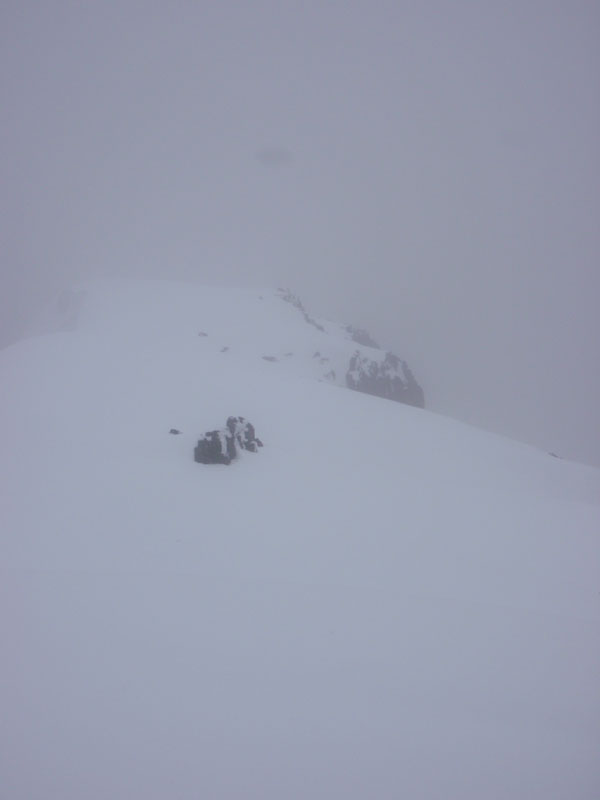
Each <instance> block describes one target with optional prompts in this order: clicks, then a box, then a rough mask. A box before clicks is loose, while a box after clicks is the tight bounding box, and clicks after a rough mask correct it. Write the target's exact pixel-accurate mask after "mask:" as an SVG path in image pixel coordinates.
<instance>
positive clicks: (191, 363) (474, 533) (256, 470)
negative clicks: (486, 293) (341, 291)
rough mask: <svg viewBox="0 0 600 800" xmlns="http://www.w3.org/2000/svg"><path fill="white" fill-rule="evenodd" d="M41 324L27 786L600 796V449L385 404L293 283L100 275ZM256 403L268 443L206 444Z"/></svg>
mask: <svg viewBox="0 0 600 800" xmlns="http://www.w3.org/2000/svg"><path fill="white" fill-rule="evenodd" d="M39 334H40V335H37V336H35V337H32V338H29V339H27V340H24V341H22V342H20V343H18V344H16V345H14V346H12V347H9V348H7V349H5V350H3V351H2V352H0V383H1V385H2V387H3V395H4V396H3V402H2V414H1V416H0V424H1V429H0V436H1V441H2V448H1V451H0V465H1V469H2V480H1V483H0V486H1V490H0V491H1V498H0V499H1V503H0V531H1V533H0V544H1V547H2V561H1V570H2V575H1V576H0V577H1V583H2V590H3V603H2V611H1V615H2V619H1V622H2V628H3V633H4V639H3V641H4V654H3V672H4V681H3V690H2V692H3V695H2V697H1V698H0V700H1V703H2V709H3V713H2V722H1V723H0V725H1V728H2V733H3V749H2V756H1V758H2V766H1V769H0V775H1V777H0V784H1V785H2V792H0V794H2V796H3V797H6V798H10V800H25V798H41V797H43V798H50V797H60V798H61V800H80V798H86V800H105V798H108V797H110V798H114V799H115V800H125V798H127V799H128V800H129V798H137V797H143V798H145V800H164V798H166V797H169V798H177V799H178V800H197V798H199V797H203V798H204V797H205V798H228V799H229V798H244V800H247V799H248V798H256V799H257V800H258V798H260V799H261V800H264V799H266V800H270V798H273V800H275V798H277V800H279V798H282V797H285V798H287V799H288V800H300V798H307V797H310V798H317V799H320V798H322V799H323V800H325V798H327V799H328V800H329V799H330V798H337V797H343V798H345V799H346V800H349V799H350V800H363V799H364V798H378V799H380V800H386V799H387V798H390V800H391V798H398V797H410V798H424V799H430V800H434V799H435V800H438V798H441V797H447V798H459V797H460V798H461V799H462V798H465V800H469V799H470V798H472V799H473V800H480V798H494V800H500V799H502V800H509V799H510V800H514V798H527V799H528V800H552V799H556V800H558V798H564V797H569V798H571V799H574V800H578V799H581V800H583V798H591V797H593V796H595V795H596V794H597V787H598V768H597V753H598V744H599V742H600V723H599V720H600V702H599V695H598V674H599V670H600V637H599V633H598V632H599V630H600V628H599V625H598V622H599V621H600V595H599V593H598V589H599V587H598V575H599V568H598V564H599V556H600V540H599V536H598V531H599V530H600V500H599V498H600V473H599V472H598V471H597V470H594V469H592V468H588V467H584V466H581V465H578V464H573V463H569V462H567V461H564V460H561V459H558V458H552V457H551V456H550V455H549V454H547V453H545V452H541V451H539V450H536V449H535V448H532V447H529V446H526V445H523V444H519V443H517V442H513V441H510V440H508V439H505V438H502V437H499V436H496V435H492V434H489V433H486V432H483V431H479V430H477V429H475V428H472V427H469V426H467V425H463V424H461V423H458V422H456V421H453V420H450V419H447V418H444V417H442V416H440V415H436V414H432V413H430V412H428V411H425V410H423V409H421V408H415V407H411V405H410V403H406V402H404V403H403V402H400V403H397V402H390V399H386V398H388V397H389V393H390V392H392V391H393V390H394V387H395V388H396V389H398V390H399V386H400V383H401V384H402V387H404V388H403V389H402V391H405V390H406V391H415V392H416V389H414V386H415V385H416V381H415V383H414V384H413V383H412V381H411V379H410V377H409V373H408V372H407V370H408V367H406V365H405V364H404V363H403V362H402V361H401V360H400V359H399V358H398V359H396V360H394V358H395V357H392V356H389V355H387V354H386V353H384V352H383V351H381V350H379V349H378V348H377V347H376V346H375V343H374V342H373V341H372V340H371V339H370V337H369V340H368V341H367V340H366V339H365V336H367V335H366V334H364V332H358V333H357V332H356V331H355V330H354V329H348V327H347V326H341V325H336V324H334V323H328V322H324V321H323V320H318V319H314V318H312V317H311V316H310V314H309V313H308V312H306V310H305V309H304V308H303V306H302V305H301V304H299V303H298V302H297V301H296V300H295V298H292V297H291V296H290V295H289V294H288V293H286V292H266V291H265V292H258V291H254V292H252V291H242V290H229V289H217V288H210V287H209V288H203V287H198V286H193V285H192V286H188V285H185V284H177V283H169V282H161V281H150V282H143V281H141V282H135V281H130V282H124V283H121V282H107V283H101V284H97V285H90V286H87V287H84V288H82V289H79V290H76V291H72V292H70V293H67V294H65V295H63V297H62V298H61V300H60V302H59V304H58V305H56V304H55V305H54V307H53V309H52V310H51V311H49V313H48V315H47V317H46V319H45V320H44V322H43V324H41V325H40V328H39ZM361 339H362V341H361ZM365 361H366V362H367V363H366V364H365ZM370 362H375V363H376V364H378V365H379V368H380V370H379V371H378V372H376V373H375V374H371V367H370V366H369V363H370ZM332 373H333V374H332ZM348 373H350V375H351V379H352V381H354V382H355V383H357V384H358V385H354V386H353V388H358V389H362V390H361V391H358V392H357V391H348ZM364 375H366V376H367V377H366V378H364V377H363V376H364ZM364 380H373V381H374V383H375V384H376V387H377V388H378V393H379V394H382V395H384V396H383V397H377V396H370V394H369V393H368V391H369V389H372V388H373V386H372V385H369V386H366V385H365V384H363V386H362V387H361V385H360V384H361V381H364ZM412 380H414V379H412ZM398 382H400V383H398ZM407 387H412V388H408V389H407ZM416 398H417V395H416V394H413V395H412V396H411V399H412V400H413V401H414V400H415V399H416ZM395 399H398V398H395ZM404 399H406V397H405V398H404ZM413 405H421V403H419V402H413ZM242 417H243V418H244V421H246V420H250V421H251V423H252V425H253V426H256V432H257V435H259V436H260V440H261V443H263V444H264V446H263V447H262V448H260V452H259V453H254V452H248V450H246V449H244V448H240V449H239V453H237V457H236V458H235V460H233V461H232V463H231V465H230V466H227V467H223V466H221V465H215V464H205V463H197V462H196V461H194V448H196V447H197V443H198V441H199V439H200V437H201V436H202V435H203V434H204V433H205V432H206V431H213V432H214V431H215V430H217V429H220V428H221V427H222V426H223V423H224V421H225V420H228V419H229V418H233V419H234V422H235V421H236V420H237V421H238V422H239V421H240V419H241V418H242ZM236 424H237V423H236ZM235 430H236V431H237V428H236V429H235ZM170 432H172V433H173V434H178V435H170Z"/></svg>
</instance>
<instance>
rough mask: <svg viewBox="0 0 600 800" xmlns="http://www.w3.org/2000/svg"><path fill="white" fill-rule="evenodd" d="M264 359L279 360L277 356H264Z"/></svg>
mask: <svg viewBox="0 0 600 800" xmlns="http://www.w3.org/2000/svg"><path fill="white" fill-rule="evenodd" d="M263 361H279V359H278V358H275V356H263Z"/></svg>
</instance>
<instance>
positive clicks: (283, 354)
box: [38, 281, 425, 408]
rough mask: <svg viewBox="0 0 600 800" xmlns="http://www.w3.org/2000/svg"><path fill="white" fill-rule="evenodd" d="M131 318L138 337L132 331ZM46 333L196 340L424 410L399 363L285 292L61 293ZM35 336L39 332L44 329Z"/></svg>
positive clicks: (89, 289) (108, 288) (124, 286)
mask: <svg viewBox="0 0 600 800" xmlns="http://www.w3.org/2000/svg"><path fill="white" fill-rule="evenodd" d="M133 316H135V319H136V324H137V331H133V332H132V331H131V325H130V321H131V319H132V317H133ZM44 324H45V325H46V328H45V330H47V331H48V330H50V331H51V330H54V331H61V330H62V331H67V330H73V329H75V328H78V329H80V330H82V331H86V330H88V331H89V330H104V332H107V329H108V328H110V329H111V331H112V334H113V335H116V336H118V337H123V336H131V335H132V334H133V335H134V336H138V335H139V336H142V337H144V338H147V340H148V341H151V340H154V339H158V340H161V339H164V338H167V337H169V338H174V337H177V336H179V337H182V339H183V337H192V336H194V337H198V338H200V339H202V346H203V347H204V348H206V349H212V350H217V351H218V352H220V353H222V354H223V356H224V357H231V355H232V354H234V353H237V354H240V355H243V356H244V357H246V358H260V359H262V360H264V361H267V362H269V363H271V364H273V365H277V366H276V368H277V369H279V370H283V371H286V372H290V373H294V374H296V375H299V376H304V377H310V378H314V379H316V380H322V381H328V382H329V383H332V384H335V385H337V386H345V387H347V388H350V389H355V390H357V391H361V392H365V393H367V394H373V395H376V396H379V397H384V398H386V399H390V400H396V401H399V402H404V403H407V404H409V405H414V406H418V407H421V408H422V407H423V406H424V404H425V401H424V394H423V390H422V389H421V387H420V386H419V385H418V383H417V381H416V379H415V377H414V375H413V373H412V371H411V370H410V369H409V367H408V365H407V364H406V362H405V361H402V360H401V359H399V358H398V357H397V356H395V355H394V354H392V353H388V352H386V351H384V350H382V349H380V348H379V347H378V346H377V344H376V342H375V341H374V340H373V339H372V338H371V337H370V336H369V334H368V333H367V332H366V331H364V330H361V329H359V328H355V327H353V326H351V325H346V324H339V323H335V322H330V321H328V320H321V319H316V318H314V317H312V316H311V315H310V314H309V313H308V311H307V310H306V309H305V307H304V305H303V303H302V301H301V300H300V299H299V298H298V297H296V296H295V295H294V294H292V293H291V292H290V291H289V290H286V289H277V290H276V291H275V290H269V289H267V290H264V291H255V290H244V289H225V288H216V287H210V286H198V285H194V284H180V283H177V282H168V281H102V282H97V283H94V284H88V285H87V286H82V287H78V288H75V289H69V290H66V291H64V292H63V293H62V294H61V295H60V296H59V297H58V298H57V300H56V302H55V304H54V305H53V307H52V308H51V309H49V311H48V313H47V314H46V319H45V323H44ZM38 330H44V328H43V327H42V328H41V329H38Z"/></svg>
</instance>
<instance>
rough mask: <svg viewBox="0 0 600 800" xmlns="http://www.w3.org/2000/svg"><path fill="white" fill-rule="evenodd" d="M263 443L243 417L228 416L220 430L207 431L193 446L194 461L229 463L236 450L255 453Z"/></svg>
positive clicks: (200, 462) (252, 426)
mask: <svg viewBox="0 0 600 800" xmlns="http://www.w3.org/2000/svg"><path fill="white" fill-rule="evenodd" d="M262 446H263V444H262V442H261V440H260V439H258V438H257V437H256V432H255V430H254V425H252V423H251V422H248V420H246V419H244V417H228V418H227V422H226V423H225V427H224V428H222V429H221V430H216V431H208V432H207V433H205V434H204V435H203V436H202V437H201V438H200V439H199V440H198V444H197V445H196V447H195V448H194V461H196V462H197V463H198V464H226V465H229V464H231V462H232V461H233V460H234V459H235V458H236V457H237V455H238V450H248V451H249V452H250V453H256V452H257V450H258V448H259V447H262Z"/></svg>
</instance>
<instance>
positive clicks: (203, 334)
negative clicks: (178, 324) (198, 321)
mask: <svg viewBox="0 0 600 800" xmlns="http://www.w3.org/2000/svg"><path fill="white" fill-rule="evenodd" d="M198 336H208V333H204V331H199V332H198Z"/></svg>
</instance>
